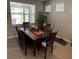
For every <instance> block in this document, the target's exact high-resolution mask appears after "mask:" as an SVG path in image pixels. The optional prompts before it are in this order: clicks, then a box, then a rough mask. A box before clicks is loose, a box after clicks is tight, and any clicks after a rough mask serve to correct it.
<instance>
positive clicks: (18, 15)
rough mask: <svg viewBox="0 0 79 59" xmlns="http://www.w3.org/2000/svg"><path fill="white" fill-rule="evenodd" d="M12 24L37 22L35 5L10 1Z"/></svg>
mask: <svg viewBox="0 0 79 59" xmlns="http://www.w3.org/2000/svg"><path fill="white" fill-rule="evenodd" d="M10 9H11V19H12V24H22V23H23V22H30V23H34V22H35V5H30V4H24V3H17V2H10Z"/></svg>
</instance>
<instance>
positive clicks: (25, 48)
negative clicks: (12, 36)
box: [23, 41, 27, 56]
mask: <svg viewBox="0 0 79 59" xmlns="http://www.w3.org/2000/svg"><path fill="white" fill-rule="evenodd" d="M23 50H24V53H25V56H26V55H27V44H26V42H25V41H24V43H23Z"/></svg>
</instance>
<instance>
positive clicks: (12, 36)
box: [7, 35, 18, 39]
mask: <svg viewBox="0 0 79 59" xmlns="http://www.w3.org/2000/svg"><path fill="white" fill-rule="evenodd" d="M15 37H18V35H15V36H10V37H7V39H11V38H15Z"/></svg>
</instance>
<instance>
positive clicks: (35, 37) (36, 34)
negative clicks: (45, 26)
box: [19, 28, 44, 56]
mask: <svg viewBox="0 0 79 59" xmlns="http://www.w3.org/2000/svg"><path fill="white" fill-rule="evenodd" d="M19 29H20V30H21V31H23V32H24V33H25V34H26V36H28V37H29V38H30V39H31V40H32V41H33V42H34V47H33V48H34V50H33V51H34V52H33V53H34V56H36V47H37V45H38V43H39V42H40V40H41V38H42V34H43V33H44V32H43V31H33V30H30V28H29V29H26V30H24V28H19ZM29 38H27V39H29Z"/></svg>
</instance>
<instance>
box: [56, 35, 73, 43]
mask: <svg viewBox="0 0 79 59" xmlns="http://www.w3.org/2000/svg"><path fill="white" fill-rule="evenodd" d="M57 37H58V38H62V37H60V36H57ZM63 40H65V41H66V42H69V43H72V42H71V41H70V40H67V39H65V38H63Z"/></svg>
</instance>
